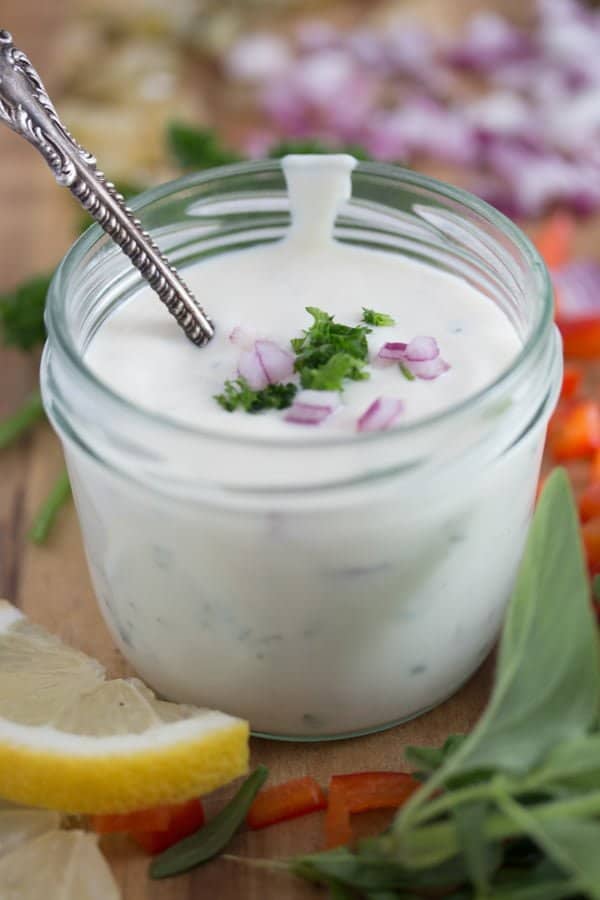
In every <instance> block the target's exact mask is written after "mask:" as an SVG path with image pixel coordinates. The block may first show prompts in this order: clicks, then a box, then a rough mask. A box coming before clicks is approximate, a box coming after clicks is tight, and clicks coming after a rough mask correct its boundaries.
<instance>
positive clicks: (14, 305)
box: [0, 275, 52, 350]
mask: <svg viewBox="0 0 600 900" xmlns="http://www.w3.org/2000/svg"><path fill="white" fill-rule="evenodd" d="M51 279H52V275H38V276H37V277H36V278H30V279H29V280H28V281H24V282H23V284H21V285H19V286H18V287H17V288H15V290H14V291H11V292H10V293H8V294H3V295H1V296H0V325H1V326H2V331H3V334H4V341H5V343H6V344H9V345H11V346H13V347H19V348H20V349H21V350H31V349H32V348H33V347H35V346H36V345H37V344H41V343H42V342H43V341H44V340H45V339H46V328H45V326H44V309H45V306H46V294H47V293H48V287H49V286H50V281H51Z"/></svg>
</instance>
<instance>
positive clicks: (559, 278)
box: [552, 259, 600, 319]
mask: <svg viewBox="0 0 600 900" xmlns="http://www.w3.org/2000/svg"><path fill="white" fill-rule="evenodd" d="M552 280H553V282H554V285H555V287H556V289H557V292H558V310H559V314H560V317H561V318H566V319H580V318H588V317H589V316H600V264H598V263H597V262H595V261H594V260H591V259H580V260H577V261H576V262H572V263H568V264H567V265H566V266H562V267H561V268H560V269H558V270H556V271H554V272H553V273H552Z"/></svg>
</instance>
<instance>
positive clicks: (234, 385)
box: [215, 378, 298, 413]
mask: <svg viewBox="0 0 600 900" xmlns="http://www.w3.org/2000/svg"><path fill="white" fill-rule="evenodd" d="M297 390H298V388H297V387H296V385H295V384H292V383H291V382H290V383H288V384H269V385H268V386H267V387H266V388H263V389H262V390H260V391H255V390H253V389H252V388H251V387H250V385H249V384H248V382H247V381H246V379H245V378H236V379H235V380H232V381H226V382H225V385H224V387H223V393H222V394H216V395H215V400H216V401H217V403H218V404H219V405H220V406H222V407H223V409H225V410H227V412H234V411H235V410H236V409H243V410H245V411H246V412H248V413H258V412H262V411H263V410H265V409H287V407H288V406H291V405H292V403H293V401H294V397H295V396H296V392H297Z"/></svg>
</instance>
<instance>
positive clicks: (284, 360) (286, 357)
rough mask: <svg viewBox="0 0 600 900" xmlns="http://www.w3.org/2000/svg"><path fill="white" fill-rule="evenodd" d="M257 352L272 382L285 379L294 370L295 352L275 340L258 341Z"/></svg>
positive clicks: (275, 382)
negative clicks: (284, 347) (285, 348)
mask: <svg viewBox="0 0 600 900" xmlns="http://www.w3.org/2000/svg"><path fill="white" fill-rule="evenodd" d="M255 348H256V352H257V354H258V358H259V359H260V363H261V365H262V367H263V369H264V371H265V374H266V376H267V379H268V381H269V383H270V384H277V382H279V381H285V379H286V378H289V377H290V376H291V375H292V374H293V372H294V354H293V353H290V351H289V350H284V349H283V348H282V347H280V346H279V345H278V344H276V343H275V341H256V344H255Z"/></svg>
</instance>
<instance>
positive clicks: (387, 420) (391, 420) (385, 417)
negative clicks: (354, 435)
mask: <svg viewBox="0 0 600 900" xmlns="http://www.w3.org/2000/svg"><path fill="white" fill-rule="evenodd" d="M403 411H404V403H403V401H402V400H400V399H399V398H398V397H378V398H377V400H374V401H373V403H371V405H370V406H369V408H368V409H367V410H365V412H364V413H363V414H362V416H361V417H360V419H359V420H358V422H357V423H356V427H357V430H358V431H385V430H386V429H387V428H391V427H392V425H394V424H395V423H396V422H397V420H398V419H399V417H400V416H401V415H402V413H403Z"/></svg>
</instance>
